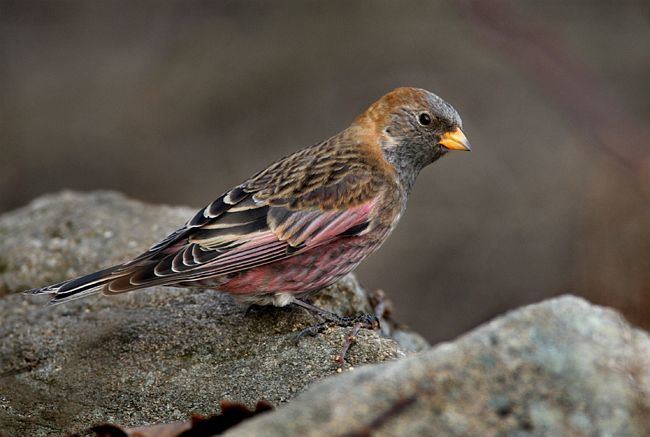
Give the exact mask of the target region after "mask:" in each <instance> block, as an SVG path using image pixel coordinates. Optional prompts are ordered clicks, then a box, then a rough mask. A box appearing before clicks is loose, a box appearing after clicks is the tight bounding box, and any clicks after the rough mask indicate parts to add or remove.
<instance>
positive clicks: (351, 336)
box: [334, 322, 361, 372]
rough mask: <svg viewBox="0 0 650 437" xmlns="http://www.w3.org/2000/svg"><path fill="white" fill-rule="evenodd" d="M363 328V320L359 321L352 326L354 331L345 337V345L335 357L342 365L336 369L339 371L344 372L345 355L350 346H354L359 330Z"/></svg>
mask: <svg viewBox="0 0 650 437" xmlns="http://www.w3.org/2000/svg"><path fill="white" fill-rule="evenodd" d="M360 329H361V322H357V323H355V324H354V326H353V327H352V331H350V334H348V336H347V337H346V338H345V342H343V347H342V348H341V352H340V353H339V354H338V355H337V356H336V357H334V361H336V362H337V363H339V364H340V365H341V366H340V367H339V368H338V369H336V371H337V372H342V371H343V365H344V364H345V356H346V355H347V353H348V350H349V349H350V346H352V345H353V344H354V343H356V342H357V335H358V334H359V330H360Z"/></svg>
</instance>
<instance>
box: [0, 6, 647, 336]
mask: <svg viewBox="0 0 650 437" xmlns="http://www.w3.org/2000/svg"><path fill="white" fill-rule="evenodd" d="M0 78H1V80H0V151H1V154H0V156H1V158H0V212H4V211H8V210H11V209H13V208H16V207H18V206H21V205H23V204H25V203H27V202H28V201H29V200H30V199H32V198H33V197H35V196H38V195H40V194H43V193H48V192H53V191H57V190H61V189H64V188H70V189H75V190H96V189H112V190H118V191H122V192H125V193H127V194H128V195H130V196H132V197H134V198H137V199H142V200H145V201H147V202H152V203H168V204H173V205H178V204H183V205H190V206H193V207H197V208H198V207H201V206H202V205H204V204H206V203H207V202H209V201H211V200H212V199H213V198H215V197H216V196H217V195H219V194H220V193H221V192H222V191H224V190H225V189H226V188H228V187H230V186H232V185H235V184H237V183H239V182H240V181H241V180H243V179H244V178H246V177H247V176H249V175H251V174H252V173H253V172H256V171H258V170H260V169H262V168H263V167H264V166H265V165H266V164H268V163H270V162H271V161H273V160H275V159H277V158H279V157H281V156H283V155H286V154H288V153H290V152H292V151H294V150H297V149H298V148H300V147H302V146H306V145H311V144H313V143H315V142H317V141H319V140H321V139H325V138H327V137H329V136H330V135H332V134H334V133H336V132H337V131H339V130H341V129H342V128H344V127H345V126H347V124H348V123H349V122H350V121H351V120H352V119H353V118H354V117H355V116H356V115H357V114H358V113H359V112H361V111H362V110H364V109H365V107H367V106H368V105H369V104H370V103H372V102H373V101H374V100H375V99H377V98H378V97H380V96H381V95H382V94H384V93H386V92H387V91H389V90H391V89H392V88H395V87H397V86H404V85H410V86H417V87H422V88H426V89H429V90H431V91H434V92H436V93H438V94H439V95H441V96H442V97H443V98H445V99H446V100H448V101H449V102H450V103H452V104H453V105H454V106H455V107H456V108H457V109H458V110H459V112H460V114H461V116H462V117H463V120H464V125H465V129H464V130H465V132H466V134H467V135H468V137H469V139H470V141H471V142H472V144H473V147H474V151H473V152H472V153H471V154H461V153H455V154H451V156H448V157H446V158H445V159H443V160H441V161H440V162H438V163H436V164H435V165H434V166H432V167H429V168H427V169H425V170H424V171H423V173H422V174H421V175H420V178H419V180H418V183H417V185H416V187H415V190H414V192H413V194H412V197H411V200H410V205H409V209H408V211H407V213H406V215H405V216H404V217H403V218H402V222H401V225H400V226H399V227H398V229H397V230H396V231H395V233H394V234H393V236H392V238H391V239H390V240H389V241H388V242H387V243H386V245H385V246H384V247H383V249H382V250H381V251H380V252H379V253H377V254H376V255H374V256H373V257H372V258H370V259H369V260H368V261H367V262H365V263H364V264H363V265H362V267H360V269H359V271H358V273H359V276H360V278H361V281H362V282H363V283H364V284H365V285H366V286H367V287H368V288H381V289H383V290H385V291H386V293H387V294H388V296H389V297H390V298H391V299H392V300H393V302H394V307H395V312H396V313H397V318H398V320H400V321H403V322H405V323H407V324H409V325H410V326H412V327H413V328H415V329H416V330H418V331H419V332H421V333H422V334H424V335H425V336H426V337H427V338H428V339H430V340H432V341H439V340H444V339H450V338H453V337H454V336H455V335H458V334H459V333H462V332H464V331H466V330H468V329H470V328H472V327H474V326H476V325H477V324H479V323H481V322H483V321H486V320H488V319H489V318H491V317H493V316H495V315H496V314H498V313H501V312H503V311H504V310H506V309H510V308H514V307H517V306H519V305H522V304H525V303H530V302H535V301H539V300H541V299H544V298H547V297H549V296H553V295H557V294H562V293H569V292H570V293H574V294H578V295H582V296H585V297H587V298H589V299H590V300H592V301H594V302H597V303H600V304H606V305H610V306H614V307H616V308H618V309H620V310H621V311H623V312H624V314H625V315H626V316H627V317H628V318H629V319H630V320H631V321H633V322H634V323H637V324H638V325H640V326H645V327H646V328H648V327H650V188H649V187H650V178H649V173H650V158H649V152H650V148H649V144H648V143H649V141H648V139H649V138H650V135H649V134H648V130H647V129H648V120H649V119H650V99H649V98H648V97H649V96H650V81H649V80H648V79H649V78H650V4H649V3H648V2H647V1H642V0H639V1H632V0H621V1H618V2H613V1H604V0H602V1H596V0H574V1H571V2H567V1H560V0H550V1H544V2H539V1H534V0H526V1H522V0H517V1H514V0H512V1H508V0H499V1H497V0H491V1H488V0H485V1H483V0H465V1H399V2H396V1H374V2H367V1H359V2H351V1H328V2H323V1H296V2H283V3H281V4H280V3H277V4H276V3H273V2H268V1H186V0H183V1H181V0H177V1H86V0H75V1H62V0H61V1H56V2H45V1H18V0H16V1H7V0H1V1H0Z"/></svg>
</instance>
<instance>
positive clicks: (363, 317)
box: [293, 299, 379, 332]
mask: <svg viewBox="0 0 650 437" xmlns="http://www.w3.org/2000/svg"><path fill="white" fill-rule="evenodd" d="M293 304H294V305H296V306H299V307H300V308H304V309H306V310H307V311H309V312H311V313H312V314H315V315H317V316H319V317H321V318H322V319H324V320H325V325H326V326H342V327H348V326H352V325H354V324H355V323H360V324H361V327H362V328H366V329H377V328H379V318H378V317H377V316H376V315H374V314H363V313H362V314H358V315H356V316H354V317H344V316H339V315H338V314H336V313H333V312H331V311H327V310H324V309H322V308H318V307H317V306H315V305H312V304H310V303H307V302H305V301H302V300H298V299H296V300H294V301H293ZM319 325H321V324H318V325H315V326H319ZM323 329H324V328H323ZM323 329H321V330H320V331H318V332H321V331H322V330H323Z"/></svg>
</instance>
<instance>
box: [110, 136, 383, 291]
mask: <svg viewBox="0 0 650 437" xmlns="http://www.w3.org/2000/svg"><path fill="white" fill-rule="evenodd" d="M364 156H365V155H364V153H363V151H362V150H361V149H360V147H358V146H357V145H348V146H347V147H342V146H341V143H340V142H339V143H338V145H335V144H332V143H331V142H326V143H321V144H319V145H316V146H312V147H310V148H306V149H303V150H301V151H299V152H297V153H295V154H293V155H290V156H288V157H286V158H284V159H282V160H280V161H278V162H276V163H274V164H272V165H271V166H270V167H268V168H267V169H266V170H264V171H262V172H260V173H258V174H257V175H255V176H254V177H252V178H251V179H249V180H248V181H246V182H244V183H243V184H241V185H239V186H237V187H235V188H233V189H232V190H230V191H228V192H227V193H224V194H223V195H222V196H220V197H219V198H217V199H216V200H214V201H213V202H212V203H210V204H209V205H207V206H206V207H205V208H203V209H202V210H201V211H199V212H198V213H197V214H196V215H195V216H194V217H193V218H192V219H191V220H189V221H188V222H187V224H186V226H185V227H184V228H181V229H179V230H177V231H176V232H174V233H172V234H171V235H170V236H168V237H167V238H165V239H164V240H163V241H161V242H160V243H158V244H156V245H155V246H153V247H152V248H151V249H150V250H149V251H148V252H146V253H144V254H142V255H141V256H139V257H138V258H136V259H135V260H133V261H131V262H130V263H127V264H125V265H124V266H123V267H122V268H119V269H118V270H117V271H116V272H115V274H116V278H115V280H114V281H111V282H110V283H109V284H108V286H107V288H106V289H105V292H107V293H121V292H124V291H129V290H131V289H135V288H142V287H143V286H147V285H155V284H171V283H179V282H183V283H185V282H187V281H194V280H199V279H202V278H207V277H214V276H218V275H226V274H230V273H234V272H237V271H241V270H244V269H250V268H253V267H256V266H260V265H263V264H267V263H269V262H273V261H277V260H280V259H284V258H287V257H289V256H292V255H294V254H296V253H299V252H300V251H301V250H304V249H305V248H309V247H312V246H314V245H318V244H322V243H323V242H326V241H330V240H332V239H334V238H338V237H341V236H352V235H355V234H358V233H360V232H363V231H365V230H366V229H367V228H368V226H369V223H370V222H371V220H372V217H373V216H374V208H375V205H376V200H377V198H378V194H379V190H380V189H381V186H382V183H383V182H384V181H383V180H381V179H378V177H377V165H374V164H372V163H370V162H368V160H364ZM380 173H381V172H380Z"/></svg>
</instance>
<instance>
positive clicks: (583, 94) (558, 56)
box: [459, 0, 650, 197]
mask: <svg viewBox="0 0 650 437" xmlns="http://www.w3.org/2000/svg"><path fill="white" fill-rule="evenodd" d="M459 3H460V4H461V6H462V9H463V11H464V13H465V15H466V17H467V19H468V20H469V21H470V23H471V24H472V25H473V27H474V28H475V29H476V31H477V32H479V33H480V36H481V38H482V40H484V41H487V42H488V43H490V44H491V45H492V46H494V47H495V48H497V49H498V50H500V51H501V52H502V53H503V54H504V55H506V56H507V57H508V59H509V60H510V61H511V62H512V63H513V64H515V65H517V66H518V67H519V68H520V69H521V70H522V71H523V72H524V73H525V74H526V75H527V76H528V77H529V78H530V79H533V80H534V81H536V82H537V83H538V84H539V85H540V86H541V87H542V88H543V89H544V91H545V92H546V94H547V95H548V96H549V97H551V98H552V99H553V100H554V101H555V103H556V104H557V105H558V106H559V107H560V109H561V110H562V111H563V113H564V115H565V117H566V118H567V119H568V120H569V121H570V122H572V123H573V124H574V125H576V126H578V127H579V128H580V129H581V130H582V131H583V134H584V135H586V136H587V138H588V141H587V144H589V145H591V146H593V147H595V148H596V149H598V150H599V151H600V152H603V153H605V154H607V155H608V156H609V157H610V158H612V159H613V160H615V161H616V162H618V164H620V166H622V167H623V168H624V169H625V170H626V171H628V172H630V173H631V175H632V176H633V179H634V180H635V182H636V183H637V185H638V188H639V190H640V191H641V192H642V194H644V195H645V196H646V197H648V196H650V187H649V182H650V178H649V176H648V175H649V174H650V155H649V147H648V145H649V144H648V142H649V140H650V132H649V131H648V128H647V127H646V126H645V125H643V124H642V123H641V122H640V121H639V120H637V119H636V118H635V117H634V116H633V115H632V114H630V113H628V112H627V111H626V110H625V108H623V107H622V106H621V104H620V103H619V101H618V100H617V99H616V98H614V97H613V94H614V93H613V92H612V90H611V88H610V87H609V85H608V84H607V83H606V82H605V81H603V80H602V79H601V78H599V77H598V76H597V75H596V74H594V72H593V71H592V70H591V69H590V68H589V67H588V66H586V65H585V64H583V63H581V62H580V61H579V60H577V59H576V57H575V56H573V54H572V53H570V52H569V51H568V50H567V49H566V46H565V45H564V44H563V43H562V41H560V40H559V39H558V38H557V37H556V36H555V35H554V34H553V30H552V29H551V28H550V27H549V26H548V24H547V23H544V22H542V21H541V20H539V19H533V18H531V17H530V16H525V15H524V14H523V13H522V12H521V10H519V8H518V7H517V6H516V2H512V1H510V0H460V2H459Z"/></svg>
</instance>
